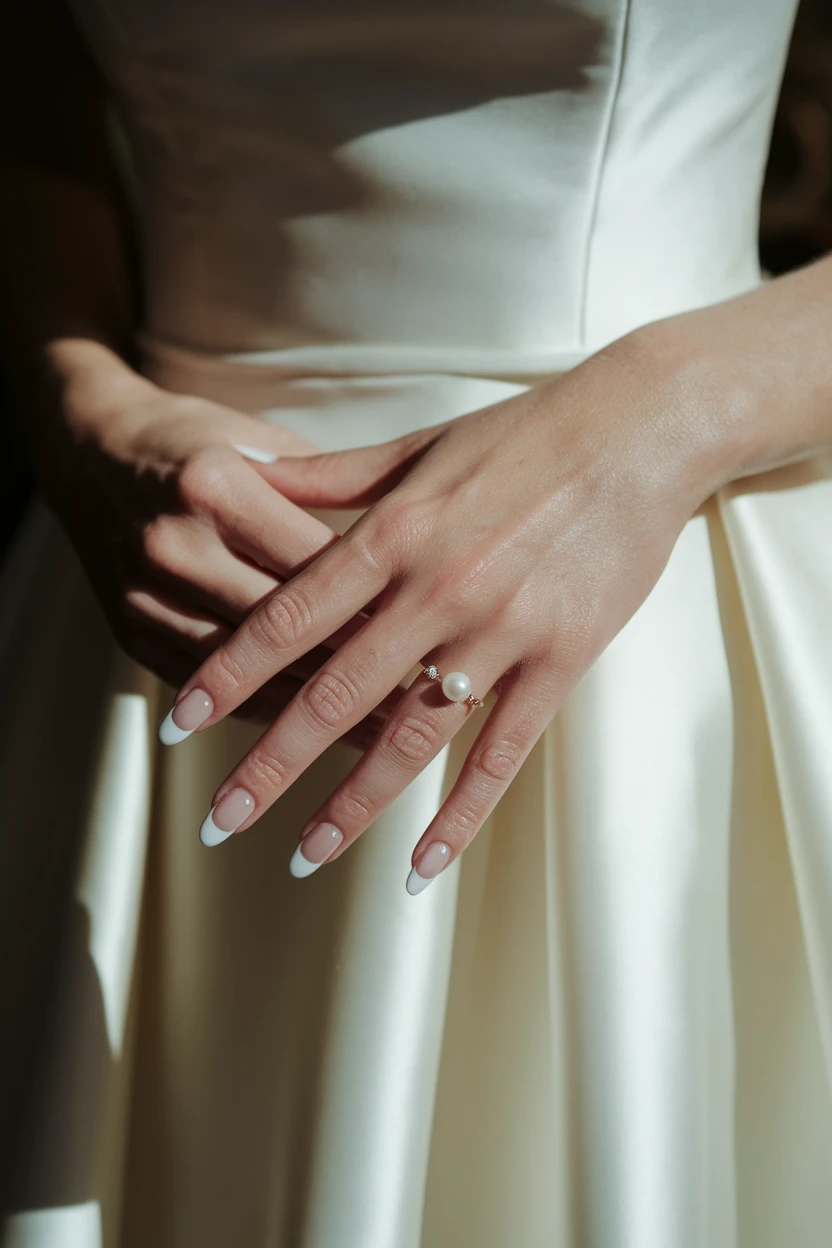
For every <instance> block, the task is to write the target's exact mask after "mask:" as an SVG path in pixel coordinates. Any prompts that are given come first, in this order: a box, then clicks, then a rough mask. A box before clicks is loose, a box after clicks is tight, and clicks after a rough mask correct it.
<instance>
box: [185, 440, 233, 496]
mask: <svg viewBox="0 0 832 1248" xmlns="http://www.w3.org/2000/svg"><path fill="white" fill-rule="evenodd" d="M229 462H230V457H229V456H228V455H227V454H226V453H225V451H224V450H223V449H222V448H220V447H215V446H212V447H206V448H205V449H204V450H201V451H197V452H196V454H195V455H192V456H191V458H190V459H189V460H188V461H187V463H186V464H184V465H183V467H182V469H181V470H180V473H179V477H178V481H177V490H178V495H179V500H180V502H181V503H183V504H184V505H185V507H187V508H196V509H199V508H210V507H212V506H213V505H214V504H215V503H216V502H217V501H218V499H220V498H222V497H223V496H224V494H225V493H226V491H227V490H228V466H229Z"/></svg>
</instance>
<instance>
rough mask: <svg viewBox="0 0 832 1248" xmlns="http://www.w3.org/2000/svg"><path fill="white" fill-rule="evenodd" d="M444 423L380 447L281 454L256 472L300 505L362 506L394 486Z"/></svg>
mask: <svg viewBox="0 0 832 1248" xmlns="http://www.w3.org/2000/svg"><path fill="white" fill-rule="evenodd" d="M445 428H446V425H436V426H434V427H433V428H431V429H420V430H419V431H418V432H417V433H412V434H407V435H406V436H405V437H403V438H396V439H395V440H394V441H392V442H384V443H382V444H381V445H380V446H362V447H359V448H357V449H355V450H349V451H334V452H331V453H330V454H328V455H307V456H303V457H302V458H294V457H292V456H283V457H282V458H281V459H279V460H277V462H276V463H274V464H269V465H267V466H265V467H264V468H262V469H261V470H260V471H261V473H262V475H263V476H264V477H265V479H266V480H267V481H269V482H270V483H271V484H272V485H273V486H275V487H276V489H278V490H280V492H281V494H283V495H285V496H286V498H288V499H291V500H292V502H293V503H299V504H300V505H301V506H303V507H322V508H328V507H347V508H349V507H364V506H367V505H369V504H370V503H374V502H376V501H377V500H378V499H379V498H381V497H382V496H383V495H384V494H387V493H388V492H389V491H390V490H391V489H392V488H393V487H394V486H395V485H398V483H399V482H400V481H401V479H402V478H403V477H404V476H405V475H406V474H407V472H408V471H409V470H410V468H411V467H412V466H413V464H414V462H415V461H416V460H417V459H419V457H420V456H421V455H422V454H424V452H425V450H426V449H427V447H428V446H430V445H432V443H433V442H435V441H436V439H437V438H438V437H439V435H440V433H441V432H442V431H443V430H444V429H445Z"/></svg>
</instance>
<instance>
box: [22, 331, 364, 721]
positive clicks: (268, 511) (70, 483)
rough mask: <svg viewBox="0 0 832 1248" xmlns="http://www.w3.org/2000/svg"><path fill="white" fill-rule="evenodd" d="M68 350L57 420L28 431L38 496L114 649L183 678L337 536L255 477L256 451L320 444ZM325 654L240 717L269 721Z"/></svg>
mask: <svg viewBox="0 0 832 1248" xmlns="http://www.w3.org/2000/svg"><path fill="white" fill-rule="evenodd" d="M66 349H67V350H69V351H70V353H71V352H72V350H73V347H72V345H71V344H70V345H68V347H67V348H66ZM74 351H75V355H74V356H73V358H72V368H71V369H68V368H67V369H65V370H64V371H65V375H66V376H71V382H70V383H69V384H67V385H66V386H64V387H62V393H61V403H60V411H61V418H60V419H52V420H50V421H49V422H48V423H47V424H46V425H45V426H44V428H43V429H41V431H40V436H39V437H38V438H37V439H35V440H34V446H33V451H34V453H35V455H36V458H37V464H36V468H37V472H38V477H39V483H40V488H41V492H42V493H43V494H44V497H45V499H46V501H47V502H48V503H49V504H50V505H51V506H52V508H53V509H54V510H55V512H56V513H57V515H58V517H59V519H60V520H61V521H62V523H63V525H64V527H65V528H66V530H67V531H68V533H69V535H70V537H71V539H72V541H73V543H74V545H75V547H76V549H77V550H78V552H79V555H80V557H81V559H82V561H83V563H84V565H85V568H86V570H87V572H88V574H89V576H90V578H91V580H92V583H93V587H94V589H95V591H96V593H97V596H98V598H99V600H100V602H101V604H102V606H103V608H104V611H105V613H106V615H107V617H108V619H109V622H110V624H111V626H112V628H113V631H114V633H115V635H116V638H117V640H118V642H119V644H120V645H121V646H122V648H123V649H124V650H125V651H126V653H127V654H129V655H131V657H133V658H134V659H136V660H137V661H138V662H140V663H142V664H143V665H144V666H146V667H148V668H150V669H151V670H152V671H154V672H155V673H156V674H157V675H158V676H160V677H161V678H162V679H163V680H166V681H168V682H169V683H171V684H174V685H180V684H181V683H182V681H183V680H186V679H187V678H188V676H190V674H191V673H192V672H193V670H194V668H195V667H196V666H197V665H198V663H199V662H200V661H202V660H203V659H204V658H205V657H206V655H208V654H209V653H211V651H213V650H214V649H215V648H216V646H217V645H218V644H219V643H220V642H221V641H223V640H225V639H227V638H228V637H229V636H230V635H231V633H232V632H233V629H234V627H235V626H236V625H237V624H238V623H239V622H240V621H241V620H243V619H244V618H245V617H246V615H248V613H249V612H250V611H251V610H252V608H253V607H254V606H255V605H256V604H257V603H258V602H260V601H262V599H263V598H265V597H267V596H268V595H269V594H270V593H272V592H273V591H274V590H275V589H276V588H277V586H278V585H279V584H281V582H282V581H283V579H285V578H286V577H289V576H291V575H292V574H293V573H294V572H295V571H296V570H297V569H298V568H299V567H301V566H303V565H304V564H306V563H307V562H308V561H309V560H310V559H312V558H313V557H314V556H315V555H317V554H318V553H319V552H320V551H321V550H323V549H325V548H326V547H327V546H328V545H330V544H331V543H332V542H333V541H334V540H335V538H336V535H335V534H334V533H333V531H332V530H331V529H330V528H328V527H327V525H325V524H323V523H322V522H321V521H320V520H316V519H314V518H313V517H312V516H310V515H308V514H307V513H306V512H305V511H303V510H301V508H300V507H298V506H296V505H295V504H293V503H290V502H288V501H287V500H286V499H285V498H283V497H282V496H281V494H280V493H278V491H277V490H276V489H275V487H274V486H272V485H270V484H268V483H267V482H266V481H265V480H264V479H263V477H262V475H261V474H260V471H259V467H260V464H259V462H258V461H257V460H256V459H255V458H254V457H255V456H259V459H260V461H266V460H268V459H270V458H275V457H276V456H277V455H278V454H283V453H287V452H288V453H289V454H291V455H295V456H298V455H305V454H309V453H310V452H311V451H313V450H314V449H315V448H314V447H312V446H311V445H310V444H309V443H307V442H306V441H305V440H304V439H302V438H300V437H298V436H297V435H295V434H293V433H291V432H290V431H289V430H286V429H281V428H279V427H276V426H274V425H271V424H268V423H266V422H265V421H261V420H257V419H255V418H253V417H251V416H246V415H243V414H242V413H240V412H235V411H232V410H230V409H229V408H226V407H222V406H219V405H218V404H216V403H211V402H208V401H206V400H204V399H200V398H194V397H190V396H183V395H178V394H170V393H168V392H166V391H164V390H161V389H160V388H159V387H157V386H155V385H153V384H152V383H150V382H149V381H147V380H145V379H144V378H142V377H140V376H138V375H137V374H136V373H135V372H133V371H132V370H131V369H129V368H128V367H127V365H126V364H124V363H123V362H122V361H121V360H120V359H118V357H116V356H115V355H114V354H113V353H112V352H109V351H106V350H105V349H103V348H101V347H98V346H92V344H77V345H76V346H75V347H74ZM63 362H65V361H62V363H63ZM325 653H327V652H326V651H323V650H322V651H320V652H317V653H314V654H312V655H309V656H304V659H303V660H302V661H301V664H300V667H299V668H297V669H295V674H281V675H280V676H279V677H277V678H276V679H275V680H274V681H271V682H269V685H268V686H267V688H266V689H264V690H263V691H260V692H259V693H258V696H257V697H256V698H253V699H251V700H250V701H249V702H248V703H247V704H246V707H245V711H244V714H245V716H246V717H247V718H257V719H260V718H264V717H268V718H270V719H271V718H273V717H274V715H275V714H277V713H278V711H279V710H281V709H282V707H283V706H285V705H286V703H287V702H288V701H289V700H290V699H291V697H292V696H293V694H294V693H295V692H297V689H298V688H299V685H300V684H302V683H303V678H305V677H307V676H309V675H311V674H312V672H314V670H315V669H316V667H317V666H318V665H319V664H320V661H321V658H322V655H323V654H325ZM298 671H299V672H300V676H298V675H297V672H298ZM365 727H367V726H366V725H365Z"/></svg>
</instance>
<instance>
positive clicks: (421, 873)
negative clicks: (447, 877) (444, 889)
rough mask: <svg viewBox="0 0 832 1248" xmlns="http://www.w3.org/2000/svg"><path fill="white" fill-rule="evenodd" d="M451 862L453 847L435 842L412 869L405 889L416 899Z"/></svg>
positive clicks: (442, 842)
mask: <svg viewBox="0 0 832 1248" xmlns="http://www.w3.org/2000/svg"><path fill="white" fill-rule="evenodd" d="M450 861H451V847H450V846H449V845H446V844H445V842H444V841H434V842H433V844H432V845H429V846H428V847H427V849H426V850H425V852H424V853H423V854H422V857H421V858H420V859H419V861H418V862H417V863H416V866H415V867H413V868H411V871H410V875H409V876H408V877H407V883H406V885H405V888H406V889H407V891H408V892H409V893H410V894H411V896H413V897H415V896H416V894H417V893H421V891H422V889H423V888H427V886H428V884H430V882H431V880H433V879H435V878H436V876H437V875H438V874H439V872H440V871H441V870H442V869H443V868H444V867H446V866H447V865H448V863H449V862H450Z"/></svg>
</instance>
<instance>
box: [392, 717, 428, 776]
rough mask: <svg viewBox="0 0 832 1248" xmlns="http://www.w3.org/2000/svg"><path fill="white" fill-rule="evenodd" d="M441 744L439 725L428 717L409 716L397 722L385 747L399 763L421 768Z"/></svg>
mask: <svg viewBox="0 0 832 1248" xmlns="http://www.w3.org/2000/svg"><path fill="white" fill-rule="evenodd" d="M440 744H441V740H440V736H439V729H438V727H437V725H436V724H435V723H434V722H433V721H432V720H431V719H429V718H428V717H427V716H425V717H422V716H419V717H417V716H415V715H407V716H404V718H402V719H399V720H396V722H395V723H393V725H392V726H391V728H390V729H389V731H388V733H387V740H386V741H385V742H384V746H385V748H386V750H387V752H388V753H389V754H391V755H392V756H393V757H394V758H395V759H396V760H397V761H398V762H400V763H405V764H407V765H408V766H419V765H420V764H422V763H426V762H428V760H429V759H430V758H431V756H432V755H433V754H434V753H435V751H436V749H437V747H438V746H439V745H440Z"/></svg>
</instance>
